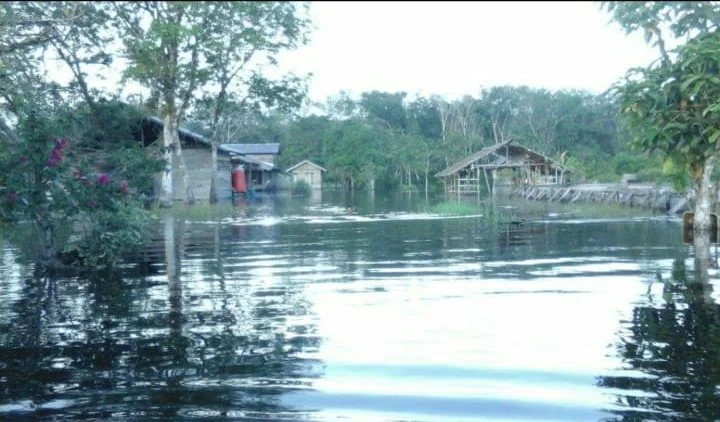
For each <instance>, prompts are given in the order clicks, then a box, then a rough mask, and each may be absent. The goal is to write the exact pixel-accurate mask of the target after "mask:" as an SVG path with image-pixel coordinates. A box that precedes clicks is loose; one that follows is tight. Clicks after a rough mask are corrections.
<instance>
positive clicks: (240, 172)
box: [230, 164, 247, 193]
mask: <svg viewBox="0 0 720 422" xmlns="http://www.w3.org/2000/svg"><path fill="white" fill-rule="evenodd" d="M230 180H231V182H232V190H233V193H246V192H247V184H246V183H245V169H244V168H243V166H242V164H236V165H234V166H233V168H232V170H230Z"/></svg>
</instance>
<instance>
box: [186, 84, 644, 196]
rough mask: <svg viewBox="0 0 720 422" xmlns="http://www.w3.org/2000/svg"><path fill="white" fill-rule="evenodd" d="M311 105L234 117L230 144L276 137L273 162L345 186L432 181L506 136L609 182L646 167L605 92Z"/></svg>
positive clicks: (517, 91)
mask: <svg viewBox="0 0 720 422" xmlns="http://www.w3.org/2000/svg"><path fill="white" fill-rule="evenodd" d="M318 107H319V108H320V109H321V111H320V112H317V113H314V114H312V115H303V116H300V115H297V113H295V114H287V113H283V112H274V113H257V114H252V113H251V114H243V115H237V119H236V120H235V121H231V122H230V123H231V125H233V127H234V129H232V130H231V132H232V133H234V134H235V135H234V138H233V139H234V142H279V143H280V144H281V145H282V146H283V152H282V154H281V155H280V157H279V158H278V162H279V163H280V165H281V166H284V167H288V166H291V165H293V164H295V163H297V162H300V161H302V160H306V159H307V160H311V161H313V162H315V163H317V164H319V165H321V166H323V167H325V168H326V169H327V170H328V174H327V175H326V178H327V179H328V180H329V181H330V182H331V183H336V184H338V185H341V186H344V187H346V188H349V189H354V188H375V187H378V188H382V189H419V190H423V189H424V190H427V189H431V188H432V186H437V181H436V180H435V178H434V177H433V175H434V174H435V173H437V172H439V171H441V170H443V169H444V168H446V167H447V166H449V165H451V164H453V163H454V162H456V161H457V160H459V159H461V158H463V157H465V156H467V155H469V154H472V153H474V152H476V151H478V150H480V149H481V148H484V147H487V146H490V145H494V144H498V143H501V142H504V141H507V140H510V139H512V140H514V141H517V142H519V143H521V144H523V145H525V146H527V147H529V148H532V149H534V150H536V151H538V152H540V153H542V154H545V155H547V156H550V157H553V158H555V159H557V160H558V161H560V160H563V161H564V163H565V164H566V165H568V166H569V167H572V168H574V169H575V170H576V171H577V172H579V173H580V175H581V177H583V178H587V179H591V180H592V179H595V180H603V181H604V180H615V179H617V178H618V177H619V176H618V174H622V173H626V172H637V171H640V170H641V169H642V168H644V167H647V166H646V164H647V159H646V158H644V157H638V156H634V155H633V154H632V153H630V152H629V151H628V150H627V144H626V141H625V137H624V136H623V135H622V129H621V128H620V126H619V124H618V120H617V111H618V106H617V103H616V101H615V100H614V99H613V98H612V97H611V96H609V95H607V94H599V95H598V94H592V93H589V92H585V91H557V92H551V91H548V90H545V89H536V88H531V87H527V86H519V87H517V86H498V87H491V88H487V89H483V90H482V91H481V92H480V93H479V94H478V95H477V96H470V95H468V96H464V97H463V98H460V99H456V100H447V99H445V98H442V97H440V96H429V97H416V98H411V97H410V96H409V95H408V94H407V93H405V92H394V93H393V92H379V91H372V92H364V93H362V94H361V95H360V96H359V97H358V98H352V97H350V96H349V95H348V94H347V93H345V92H341V93H339V94H338V95H337V96H334V97H331V98H328V99H327V101H326V102H325V103H324V104H320V105H318ZM201 116H202V113H201ZM188 124H190V125H191V127H192V128H193V129H194V130H197V131H200V132H204V133H209V132H210V131H209V129H208V128H207V124H206V123H204V120H203V119H202V118H193V117H192V116H191V117H190V119H189V122H188ZM609 162H612V163H613V166H608V163H609Z"/></svg>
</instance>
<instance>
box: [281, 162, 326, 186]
mask: <svg viewBox="0 0 720 422" xmlns="http://www.w3.org/2000/svg"><path fill="white" fill-rule="evenodd" d="M326 171H327V170H325V169H324V168H323V167H321V166H319V165H317V164H315V163H313V162H312V161H309V160H304V161H301V162H299V163H297V164H295V165H294V166H292V167H290V168H288V169H287V170H285V172H286V173H288V174H290V176H291V177H292V179H293V181H298V180H302V181H304V182H305V183H307V184H308V185H310V187H311V188H312V189H322V174H323V172H326Z"/></svg>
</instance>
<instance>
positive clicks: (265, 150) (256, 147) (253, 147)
mask: <svg viewBox="0 0 720 422" xmlns="http://www.w3.org/2000/svg"><path fill="white" fill-rule="evenodd" d="M222 148H223V149H224V150H225V151H227V152H232V153H235V154H242V155H248V154H249V155H271V154H279V153H280V144H277V143H273V144H223V145H222Z"/></svg>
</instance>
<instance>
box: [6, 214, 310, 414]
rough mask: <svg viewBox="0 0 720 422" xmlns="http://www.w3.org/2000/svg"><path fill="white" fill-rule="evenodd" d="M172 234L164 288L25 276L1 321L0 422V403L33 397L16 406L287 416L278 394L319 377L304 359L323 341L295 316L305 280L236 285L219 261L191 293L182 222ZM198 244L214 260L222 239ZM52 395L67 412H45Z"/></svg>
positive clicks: (302, 310) (300, 310) (147, 282)
mask: <svg viewBox="0 0 720 422" xmlns="http://www.w3.org/2000/svg"><path fill="white" fill-rule="evenodd" d="M170 230H171V232H172V235H173V236H174V239H173V240H172V242H169V243H168V244H167V245H166V246H168V247H169V248H170V250H169V251H168V254H167V255H166V257H165V258H166V259H168V264H170V265H168V268H167V269H168V276H167V280H168V285H167V287H165V285H164V282H163V281H158V280H157V279H153V278H147V279H144V280H143V279H141V280H129V279H117V280H112V279H102V278H101V279H100V280H87V279H79V278H78V279H63V280H62V281H61V283H62V284H61V286H62V287H63V289H64V290H63V291H62V292H61V293H60V294H57V293H56V292H55V290H54V288H52V285H51V284H48V283H54V281H53V282H48V281H47V280H31V281H28V285H27V287H26V291H24V292H23V294H22V299H21V300H19V301H18V302H17V303H16V304H15V312H14V316H13V317H12V318H8V319H7V320H6V319H4V318H2V316H0V328H2V330H0V331H5V329H7V331H5V333H2V334H0V339H1V341H0V419H1V418H3V417H5V416H8V415H11V414H12V413H7V410H6V411H5V413H3V412H4V411H3V410H2V406H3V405H6V406H7V405H15V404H17V403H20V402H22V401H28V400H31V401H32V402H33V404H32V405H31V406H25V409H22V410H21V411H19V412H16V413H18V414H25V415H27V413H25V412H29V411H33V412H35V413H34V414H35V415H38V414H40V415H45V416H51V415H60V414H62V415H63V416H73V417H79V418H88V417H89V418H109V417H117V418H121V419H123V418H131V419H132V418H141V419H142V418H145V417H156V416H169V417H175V418H177V417H185V416H187V417H192V416H193V415H200V416H212V415H218V416H219V415H223V414H225V415H230V416H231V417H240V418H244V419H243V420H251V419H248V418H252V417H258V418H259V417H262V416H263V415H268V414H273V415H275V414H278V413H285V412H292V409H289V408H287V407H286V406H285V405H283V404H282V403H281V401H280V396H281V395H282V394H284V393H285V392H288V391H289V390H291V389H294V388H303V387H306V386H307V385H308V383H309V382H310V381H309V380H310V379H312V378H315V377H317V376H319V374H318V367H319V365H318V361H316V360H314V359H309V358H306V357H303V356H300V354H301V353H303V352H312V351H313V350H315V349H317V347H318V346H319V338H318V337H317V336H315V335H314V327H313V326H312V325H309V324H308V323H303V322H302V320H298V319H293V316H298V317H302V316H304V315H306V314H307V313H308V312H309V311H308V309H307V306H306V305H305V304H304V300H303V299H302V294H301V291H300V290H299V289H301V287H298V286H293V285H290V284H289V285H281V286H274V287H273V288H272V289H267V288H266V289H261V291H258V292H257V293H254V294H253V293H252V292H251V291H247V292H246V291H238V290H237V289H235V290H233V289H232V288H228V286H226V280H225V277H224V276H223V275H222V265H219V266H218V268H217V271H218V272H217V273H216V274H217V275H219V281H218V280H216V281H212V277H210V276H208V275H207V273H204V276H208V278H209V280H208V281H207V282H205V281H202V283H207V286H209V288H211V289H212V292H211V293H208V294H207V296H206V297H200V298H198V297H195V296H196V294H197V292H193V291H192V289H188V288H187V286H186V285H185V282H187V281H188V275H187V274H186V273H184V272H183V271H186V269H184V268H185V267H183V266H182V263H183V259H185V258H186V256H185V248H186V247H187V246H188V245H189V243H188V242H186V239H185V236H186V233H185V227H184V225H183V224H182V222H178V224H175V222H171V226H170ZM213 237H214V239H216V240H215V241H219V239H218V238H219V236H217V234H216V233H213ZM203 242H205V241H204V240H203ZM198 250H205V251H207V252H206V255H205V256H204V258H203V259H207V258H210V259H212V257H214V258H215V259H217V258H219V253H218V250H219V249H218V247H217V245H210V244H207V243H204V244H203V245H200V248H199V249H198ZM196 252H197V251H194V252H193V253H196ZM158 282H159V283H161V284H160V285H157V283H158ZM194 283H195V284H196V285H197V284H198V283H200V282H197V281H194ZM154 284H155V286H154ZM154 287H158V288H154ZM163 290H164V299H165V300H163V298H162V296H163V294H162V292H163ZM151 291H154V292H160V293H161V294H160V296H158V295H157V294H153V293H151ZM58 295H59V296H60V297H61V299H63V300H60V301H57V300H55V299H54V298H55V297H56V296H58ZM71 296H72V297H73V299H72V300H69V299H68V298H69V297H71ZM247 296H250V298H249V299H251V300H246V299H248V298H247ZM201 300H203V301H205V302H211V304H210V305H200V304H199V302H198V301H201ZM238 303H242V305H238ZM244 306H247V308H246V309H243V307H244ZM58 324H60V325H63V327H64V328H63V329H62V330H57V329H55V328H49V327H50V326H55V325H58ZM53 330H54V331H53ZM49 331H52V333H53V335H48V334H47V333H48V332H49ZM57 400H61V401H62V403H65V404H67V405H68V407H66V408H60V409H58V408H46V409H43V408H42V404H43V403H48V402H51V401H56V402H57ZM36 406H40V408H36V409H32V408H33V407H36ZM5 409H8V407H6V408H5Z"/></svg>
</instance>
